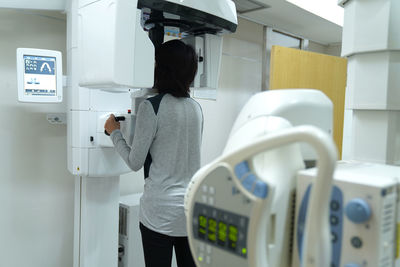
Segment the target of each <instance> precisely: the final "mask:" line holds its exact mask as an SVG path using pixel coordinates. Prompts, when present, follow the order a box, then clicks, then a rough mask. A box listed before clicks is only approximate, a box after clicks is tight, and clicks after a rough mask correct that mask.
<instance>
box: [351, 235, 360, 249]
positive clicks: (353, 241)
mask: <svg viewBox="0 0 400 267" xmlns="http://www.w3.org/2000/svg"><path fill="white" fill-rule="evenodd" d="M351 245H352V246H353V247H355V248H361V247H362V240H361V238H359V237H358V236H355V237H353V238H352V239H351Z"/></svg>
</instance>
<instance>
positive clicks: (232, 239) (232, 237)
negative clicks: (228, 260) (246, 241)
mask: <svg viewBox="0 0 400 267" xmlns="http://www.w3.org/2000/svg"><path fill="white" fill-rule="evenodd" d="M228 238H229V248H230V249H233V250H236V246H237V241H238V229H237V227H236V226H234V225H229V234H228Z"/></svg>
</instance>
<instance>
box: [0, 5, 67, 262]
mask: <svg viewBox="0 0 400 267" xmlns="http://www.w3.org/2000/svg"><path fill="white" fill-rule="evenodd" d="M34 14H38V13H37V12H36V13H35V12H25V11H24V12H20V11H13V10H4V9H0V92H1V97H0V114H1V116H0V125H1V126H0V147H1V151H2V153H1V154H0V210H1V216H0V237H1V238H0V266H4V267H20V266H30V267H54V266H57V267H71V266H72V240H73V202H74V198H73V196H74V195H73V190H74V179H73V177H72V176H71V175H70V174H69V173H68V171H67V152H66V146H67V144H66V140H67V138H66V127H65V126H54V125H50V124H49V123H48V122H47V121H46V114H45V113H42V112H41V111H43V110H46V109H48V110H51V111H60V110H62V109H63V105H37V104H36V105H34V104H22V103H18V102H17V87H16V86H17V82H16V64H15V50H16V48H17V47H33V48H46V49H55V50H61V51H62V52H63V53H64V59H65V58H66V57H65V49H66V48H65V46H66V40H65V38H66V29H65V27H66V23H65V18H64V15H61V14H59V13H55V12H41V13H40V14H41V15H42V16H38V15H34ZM51 16H56V17H57V18H56V19H52V18H50V17H51ZM64 73H65V72H64Z"/></svg>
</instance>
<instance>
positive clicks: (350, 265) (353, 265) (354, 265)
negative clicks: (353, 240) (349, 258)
mask: <svg viewBox="0 0 400 267" xmlns="http://www.w3.org/2000/svg"><path fill="white" fill-rule="evenodd" d="M344 267H361V265H360V264H357V263H347V264H346V265H345V266H344Z"/></svg>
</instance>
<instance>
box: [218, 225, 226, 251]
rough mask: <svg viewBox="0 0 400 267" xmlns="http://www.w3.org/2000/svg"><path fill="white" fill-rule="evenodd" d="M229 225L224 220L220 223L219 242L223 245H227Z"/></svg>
mask: <svg viewBox="0 0 400 267" xmlns="http://www.w3.org/2000/svg"><path fill="white" fill-rule="evenodd" d="M227 229H228V226H227V225H226V223H224V222H219V223H218V244H219V245H221V246H225V243H226V231H227Z"/></svg>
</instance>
